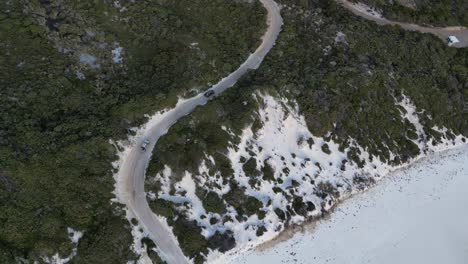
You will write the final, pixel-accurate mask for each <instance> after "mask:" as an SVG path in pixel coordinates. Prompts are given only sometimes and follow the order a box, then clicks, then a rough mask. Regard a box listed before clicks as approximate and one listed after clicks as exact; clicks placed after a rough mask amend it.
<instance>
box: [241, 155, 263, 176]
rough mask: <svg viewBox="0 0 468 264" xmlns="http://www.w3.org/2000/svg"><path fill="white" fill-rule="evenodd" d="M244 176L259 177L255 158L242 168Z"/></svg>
mask: <svg viewBox="0 0 468 264" xmlns="http://www.w3.org/2000/svg"><path fill="white" fill-rule="evenodd" d="M242 169H243V170H244V172H245V175H246V176H248V177H255V176H259V175H260V172H259V171H258V170H257V161H256V159H255V158H250V159H249V160H248V161H247V162H246V163H245V164H244V165H243V167H242Z"/></svg>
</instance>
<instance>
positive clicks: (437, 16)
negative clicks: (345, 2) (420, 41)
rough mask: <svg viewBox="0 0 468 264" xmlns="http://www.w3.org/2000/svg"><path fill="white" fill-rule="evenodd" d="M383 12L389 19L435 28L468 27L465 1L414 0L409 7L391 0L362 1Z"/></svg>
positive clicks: (467, 8) (467, 7)
mask: <svg viewBox="0 0 468 264" xmlns="http://www.w3.org/2000/svg"><path fill="white" fill-rule="evenodd" d="M362 2H364V3H367V4H369V5H370V6H373V7H377V8H378V9H380V10H382V11H383V15H384V16H385V17H387V18H389V19H394V20H398V21H408V22H413V23H419V24H429V25H433V26H437V25H439V26H446V25H450V26H467V25H468V14H467V10H468V2H467V1H465V0H414V3H415V6H413V7H409V6H404V5H402V4H400V3H399V1H390V0H362Z"/></svg>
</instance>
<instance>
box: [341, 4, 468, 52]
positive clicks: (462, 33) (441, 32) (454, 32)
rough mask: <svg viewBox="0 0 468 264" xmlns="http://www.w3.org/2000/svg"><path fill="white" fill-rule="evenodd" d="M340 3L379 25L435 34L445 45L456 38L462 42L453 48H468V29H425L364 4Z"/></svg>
mask: <svg viewBox="0 0 468 264" xmlns="http://www.w3.org/2000/svg"><path fill="white" fill-rule="evenodd" d="M338 2H339V3H341V4H343V6H344V7H345V8H346V9H348V10H350V11H351V12H353V13H354V14H355V15H358V16H360V17H363V18H365V19H368V20H372V21H374V22H376V23H377V24H379V25H396V26H400V27H402V28H403V29H406V30H410V31H418V32H421V33H430V34H433V35H435V36H437V37H439V38H440V39H442V41H444V42H445V43H447V38H448V37H449V36H455V37H457V38H458V40H459V41H460V42H459V43H457V44H453V45H451V46H452V47H456V48H465V47H468V28H467V27H462V26H460V27H424V26H420V25H416V24H411V23H404V22H397V21H392V20H388V19H386V18H384V17H383V16H382V15H381V14H379V13H378V12H377V11H375V10H373V9H372V8H370V7H368V6H366V5H364V4H362V3H352V2H350V1H348V0H338Z"/></svg>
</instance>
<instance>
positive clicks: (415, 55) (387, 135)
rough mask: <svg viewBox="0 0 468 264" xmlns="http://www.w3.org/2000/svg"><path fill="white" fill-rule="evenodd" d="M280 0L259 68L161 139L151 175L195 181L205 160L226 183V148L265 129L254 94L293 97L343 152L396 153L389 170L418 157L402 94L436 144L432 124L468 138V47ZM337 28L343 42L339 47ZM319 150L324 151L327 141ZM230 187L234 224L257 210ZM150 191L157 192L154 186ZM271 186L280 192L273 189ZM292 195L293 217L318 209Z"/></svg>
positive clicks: (269, 171)
mask: <svg viewBox="0 0 468 264" xmlns="http://www.w3.org/2000/svg"><path fill="white" fill-rule="evenodd" d="M279 2H280V3H281V4H283V5H285V6H287V7H288V8H283V9H282V15H283V18H284V20H285V23H284V26H283V31H282V33H281V34H280V37H279V40H278V42H277V43H276V46H275V47H274V48H273V49H272V51H271V52H270V53H269V55H268V56H267V58H266V59H265V61H264V62H263V64H262V66H261V67H260V68H259V69H258V70H257V71H254V72H251V73H250V74H249V76H246V77H245V78H244V79H243V80H242V81H240V82H239V83H238V84H237V85H236V87H234V88H232V89H230V90H228V91H226V92H225V93H223V95H222V96H220V97H218V98H217V99H216V100H214V101H212V102H210V104H208V105H206V106H204V107H201V108H198V109H196V111H195V112H194V113H193V114H192V115H190V116H189V117H185V118H183V119H182V120H180V122H178V123H177V124H175V125H174V126H173V127H172V128H171V129H170V131H169V133H168V134H167V136H164V137H163V138H161V140H160V141H159V142H158V143H157V145H156V149H155V152H156V153H158V155H154V156H153V157H154V158H153V160H152V161H151V163H150V167H149V173H151V174H153V175H154V174H155V173H156V172H158V171H160V169H161V168H163V166H164V165H168V166H169V167H171V168H172V169H173V171H174V173H173V176H172V177H171V179H172V180H173V181H174V182H176V181H179V180H180V178H181V176H182V175H184V172H185V171H189V172H193V173H194V174H195V175H196V174H197V172H198V168H199V166H200V163H201V162H202V160H204V159H205V158H206V156H207V155H208V156H212V157H213V158H214V164H215V165H212V167H213V168H212V169H213V170H214V171H216V169H218V168H219V169H220V171H221V176H222V177H223V178H226V181H227V182H231V181H230V179H231V178H232V168H230V164H229V161H228V160H227V158H226V156H225V155H226V154H227V149H228V148H233V147H235V146H236V145H237V144H238V143H239V135H240V134H241V132H242V129H243V128H245V127H247V126H250V125H252V127H253V128H254V129H255V128H257V129H258V127H259V126H261V123H260V120H259V117H258V113H257V110H258V108H259V102H257V100H256V99H255V97H254V96H253V94H255V93H269V94H272V95H277V96H283V97H286V98H290V99H292V100H294V101H296V102H297V103H298V105H299V111H300V114H302V115H303V116H304V117H305V120H306V123H307V125H308V127H309V130H310V131H311V132H312V133H313V134H314V135H315V136H321V137H324V136H325V135H327V134H328V133H330V134H329V138H332V139H333V140H334V141H335V142H338V143H339V144H340V145H341V146H340V149H345V148H346V147H348V146H349V145H350V142H349V138H353V139H355V140H356V142H357V143H358V144H359V145H360V146H362V147H364V148H366V150H367V151H369V152H370V153H371V154H372V155H374V156H375V157H378V158H379V159H381V160H382V161H386V160H388V159H389V156H390V151H391V152H392V153H394V154H397V155H398V158H397V160H396V161H395V164H400V163H402V162H405V161H407V160H408V159H409V158H411V157H414V156H416V155H418V154H419V148H418V147H417V146H416V145H415V144H414V143H413V142H412V141H411V140H410V139H411V138H414V135H415V134H414V133H415V132H414V131H415V130H414V127H413V126H412V125H411V124H410V123H408V122H407V121H405V120H402V118H401V114H400V110H401V109H400V107H397V106H396V105H395V103H396V101H401V99H402V95H403V94H404V95H406V96H408V97H410V98H411V99H412V101H413V102H414V103H415V105H416V106H417V108H418V110H419V111H422V110H424V114H421V115H420V119H421V123H422V124H423V126H424V129H425V130H426V131H427V132H428V133H429V134H430V135H429V136H430V137H433V138H434V139H435V140H436V141H437V140H438V139H440V135H439V134H438V133H437V132H435V131H433V130H431V128H432V127H434V126H435V125H437V126H439V127H442V126H445V127H447V128H449V129H451V130H453V132H454V133H457V134H460V133H461V134H464V135H465V136H468V115H467V113H464V112H463V107H464V102H465V101H468V98H467V91H468V74H467V73H468V67H467V65H468V50H466V49H454V48H449V47H447V46H446V45H445V44H444V43H443V42H442V41H440V40H439V39H437V38H436V37H434V36H432V35H428V34H419V33H415V32H406V31H404V30H402V29H400V28H397V27H391V26H378V27H377V26H376V25H375V23H372V22H368V21H365V20H362V19H359V20H357V19H356V18H355V17H354V16H352V15H351V14H350V12H349V11H347V10H345V9H344V8H342V7H341V6H340V5H339V4H337V3H335V2H334V1H326V0H319V1H300V2H299V3H297V2H296V1H288V0H283V1H279ZM338 32H341V33H342V34H344V37H342V38H341V40H338V41H337V40H335V37H336V36H337V34H338ZM337 39H338V38H337ZM261 103H262V102H260V104H261ZM223 127H225V128H223ZM226 131H232V132H233V133H234V135H232V134H230V133H228V132H226ZM309 144H313V142H312V141H311V142H309ZM323 151H324V152H329V148H328V147H327V145H324V147H323ZM173 153H184V155H172V154H173ZM286 154H288V153H285V155H286ZM358 154H359V150H358V149H357V148H351V151H350V152H349V157H348V160H347V162H353V163H356V164H357V165H358V166H361V167H362V166H363V165H364V164H363V161H362V160H360V159H359V157H358ZM155 156H157V158H156V157H155ZM241 162H242V163H243V169H244V171H245V172H246V173H247V174H248V175H249V176H257V173H260V174H261V175H263V176H262V177H263V179H264V180H268V181H272V182H273V183H277V184H281V183H282V181H281V182H280V181H279V179H278V180H276V179H275V178H274V177H273V168H271V167H270V166H265V167H264V168H262V169H261V172H257V171H256V164H254V163H253V162H252V161H250V160H248V159H247V158H244V159H242V161H241ZM221 168H222V169H221ZM277 169H280V170H281V169H282V168H277ZM359 177H360V178H356V180H355V181H356V183H359V184H361V185H363V186H364V185H369V184H372V180H370V179H367V178H365V177H364V176H359ZM312 182H313V181H312ZM249 183H250V184H252V183H253V184H254V183H255V181H252V182H249ZM313 184H314V183H313ZM318 184H319V183H317V185H318ZM293 185H294V184H293ZM204 187H205V188H210V187H212V186H210V185H209V184H208V185H204ZM230 187H231V191H230V192H229V193H227V194H226V195H224V196H223V197H222V198H223V199H224V201H225V202H226V203H227V204H229V205H232V206H233V207H234V208H236V210H237V211H238V212H239V215H238V218H242V216H243V215H248V214H250V213H255V210H256V211H257V213H259V208H261V205H260V204H256V202H255V203H254V201H250V203H249V201H248V200H249V199H248V197H247V195H246V194H245V191H244V190H243V189H242V188H241V187H239V186H237V185H236V184H235V183H233V182H231V184H230ZM147 188H148V189H150V190H157V189H158V188H157V186H152V185H147ZM273 189H274V191H275V192H276V193H278V192H282V190H281V189H280V188H278V187H274V188H273ZM319 189H320V190H321V192H320V193H319V195H322V196H325V195H326V196H333V197H336V196H337V195H339V194H338V193H337V190H336V189H335V186H332V185H331V184H327V183H320V187H319ZM201 199H202V198H201ZM291 199H292V206H293V209H294V211H296V213H299V214H305V211H307V210H309V211H312V210H315V209H316V208H315V205H314V204H312V203H305V204H304V202H303V201H302V200H301V199H298V198H297V197H296V198H294V197H291ZM257 202H259V201H257ZM250 205H251V206H250ZM290 209H291V208H290ZM275 212H276V213H277V214H278V215H279V216H280V217H281V218H282V219H284V220H286V221H287V219H289V217H290V213H291V212H292V210H289V209H287V208H276V210H275ZM180 216H181V215H180V214H179V217H180ZM259 233H262V232H261V231H259Z"/></svg>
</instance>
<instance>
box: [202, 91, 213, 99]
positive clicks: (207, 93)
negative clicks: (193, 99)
mask: <svg viewBox="0 0 468 264" xmlns="http://www.w3.org/2000/svg"><path fill="white" fill-rule="evenodd" d="M214 94H215V92H214V91H213V90H208V91H206V92H205V93H204V94H203V95H204V96H205V97H206V98H210V97H212V96H213V95H214Z"/></svg>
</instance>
